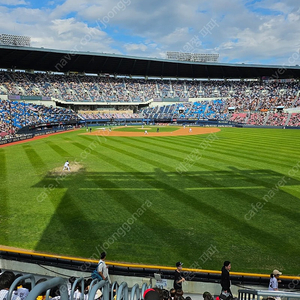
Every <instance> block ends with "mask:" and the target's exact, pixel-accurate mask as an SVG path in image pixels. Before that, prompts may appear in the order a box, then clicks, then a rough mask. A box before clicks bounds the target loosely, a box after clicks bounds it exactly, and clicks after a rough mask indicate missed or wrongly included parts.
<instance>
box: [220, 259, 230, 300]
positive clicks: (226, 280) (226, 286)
mask: <svg viewBox="0 0 300 300" xmlns="http://www.w3.org/2000/svg"><path fill="white" fill-rule="evenodd" d="M230 269H231V263H230V261H228V260H226V261H224V264H223V267H222V270H221V271H222V273H221V286H222V291H221V293H222V292H224V293H227V294H229V295H230V296H231V297H232V293H231V290H230V274H229V271H230Z"/></svg>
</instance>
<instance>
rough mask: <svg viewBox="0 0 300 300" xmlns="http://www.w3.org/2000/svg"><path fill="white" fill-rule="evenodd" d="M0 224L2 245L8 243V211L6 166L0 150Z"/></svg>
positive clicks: (3, 153) (4, 156) (4, 152)
mask: <svg viewBox="0 0 300 300" xmlns="http://www.w3.org/2000/svg"><path fill="white" fill-rule="evenodd" d="M0 169H1V172H0V208H1V209H0V224H1V227H2V228H3V230H1V234H0V240H1V242H2V243H5V242H7V241H9V238H8V235H9V230H8V229H9V222H8V221H7V219H8V218H9V209H8V201H9V199H8V190H7V166H6V151H5V149H3V148H2V149H1V148H0Z"/></svg>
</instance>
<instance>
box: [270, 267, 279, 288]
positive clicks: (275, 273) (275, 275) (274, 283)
mask: <svg viewBox="0 0 300 300" xmlns="http://www.w3.org/2000/svg"><path fill="white" fill-rule="evenodd" d="M281 274H282V273H281V272H279V271H278V270H274V271H273V272H272V274H271V275H270V277H271V278H270V283H269V291H278V283H279V282H281V280H279V279H278V278H279V276H280V275H281Z"/></svg>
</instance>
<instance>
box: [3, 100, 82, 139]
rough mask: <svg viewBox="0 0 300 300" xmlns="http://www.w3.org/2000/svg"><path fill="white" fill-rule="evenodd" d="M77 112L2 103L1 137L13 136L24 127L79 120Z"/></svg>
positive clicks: (25, 104) (36, 105)
mask: <svg viewBox="0 0 300 300" xmlns="http://www.w3.org/2000/svg"><path fill="white" fill-rule="evenodd" d="M77 118H78V116H77V114H76V113H75V112H73V111H72V110H69V109H65V108H58V107H55V108H54V107H47V106H44V105H38V104H30V103H22V102H18V101H9V100H1V101H0V137H4V136H7V135H10V136H13V135H14V134H15V132H16V131H17V130H18V129H19V128H22V127H24V126H30V125H37V124H42V123H50V122H58V123H62V122H66V121H69V120H72V119H73V120H77Z"/></svg>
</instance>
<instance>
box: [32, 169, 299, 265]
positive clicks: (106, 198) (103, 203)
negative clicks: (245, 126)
mask: <svg viewBox="0 0 300 300" xmlns="http://www.w3.org/2000/svg"><path fill="white" fill-rule="evenodd" d="M283 177H284V176H283V175H282V174H280V173H277V172H274V171H272V170H239V169H236V168H235V169H232V170H228V171H227V170H226V171H203V172H187V173H185V174H184V175H180V174H178V173H177V172H164V171H162V170H161V169H159V168H156V169H155V170H154V171H153V172H134V171H129V172H112V173H110V172H86V171H85V170H82V172H79V173H74V174H68V173H67V172H64V173H61V174H58V175H56V176H54V175H53V174H51V173H49V174H48V175H47V176H45V178H44V179H43V180H42V181H40V182H39V183H38V184H36V185H35V186H34V187H36V188H41V189H43V192H42V193H44V196H43V197H41V198H40V200H42V201H47V202H49V201H50V202H51V203H52V205H53V206H54V207H56V211H55V213H54V214H53V216H52V219H51V221H50V223H49V224H48V226H47V228H46V229H45V231H44V232H43V235H42V237H41V239H40V241H39V242H38V244H37V246H36V248H35V250H36V251H47V252H54V253H59V254H70V255H77V256H83V257H91V255H93V256H94V257H95V255H94V254H95V253H96V254H97V255H99V254H100V253H101V251H103V250H106V251H110V252H111V253H112V254H114V255H115V256H116V257H117V258H118V259H123V260H127V261H129V260H130V254H131V255H132V256H136V257H137V258H135V260H134V261H135V262H138V261H139V260H140V261H143V259H144V258H145V260H146V261H149V260H150V261H151V259H152V260H153V259H154V260H155V258H153V256H154V255H155V256H167V257H169V258H170V260H171V261H172V262H173V261H176V259H179V258H182V257H184V258H185V259H186V260H187V261H189V262H192V261H197V260H198V261H199V260H200V256H201V254H202V253H203V252H204V251H206V250H207V248H208V247H209V246H210V245H215V246H216V247H217V249H218V253H216V254H215V257H214V259H218V260H220V261H222V260H223V258H224V249H225V250H226V249H227V250H228V249H229V248H230V247H229V244H230V242H228V245H225V248H224V249H221V248H222V243H221V242H220V241H219V238H220V237H219V236H214V235H213V234H211V232H215V229H216V228H213V226H212V228H211V232H210V231H207V226H209V222H210V220H214V223H212V224H218V226H219V233H220V234H222V231H223V232H225V230H226V232H228V231H230V232H232V233H234V234H236V235H238V236H239V237H240V239H241V241H243V243H247V241H248V240H251V243H252V244H254V245H256V246H257V249H252V251H259V250H260V249H264V251H268V252H269V254H270V255H274V257H275V256H276V254H277V253H278V252H282V253H285V255H291V256H298V253H299V249H295V248H293V247H291V245H290V243H289V241H288V239H285V238H283V237H282V236H280V235H278V234H276V232H273V231H266V230H265V228H258V227H257V224H256V222H252V221H251V220H247V218H245V217H244V216H245V213H247V211H248V210H249V209H251V204H252V203H257V202H263V197H264V196H265V195H268V193H269V192H270V191H272V190H273V191H274V196H273V197H272V198H270V203H269V205H268V207H267V209H268V211H269V212H271V213H272V215H273V216H274V218H276V216H277V215H278V216H283V217H285V218H287V219H291V220H293V221H294V222H298V220H299V218H300V213H299V212H298V211H296V210H292V209H289V208H288V207H285V205H284V200H285V199H288V200H289V201H293V200H294V201H297V200H298V199H297V198H296V197H294V196H292V195H290V194H288V193H286V192H284V191H283V190H281V189H276V187H278V185H279V183H280V182H281V181H282V178H283ZM299 183H300V182H299V181H298V180H295V179H292V178H290V179H288V180H286V183H285V184H284V185H285V186H291V185H299ZM274 188H275V190H274ZM61 189H63V190H61ZM220 195H221V196H222V197H223V198H222V199H221V200H220V199H218V197H219V196H220ZM278 197H279V198H280V199H282V200H283V202H282V203H283V205H279V204H276V202H277V201H273V200H277V199H278ZM224 199H225V201H227V202H226V203H225V204H226V207H227V209H226V210H224V208H223V207H224ZM222 201H223V202H222ZM221 204H222V205H221ZM237 204H239V205H237ZM241 204H242V205H243V206H244V207H245V209H244V210H240V211H239V210H237V208H236V206H238V207H239V206H240V205H241ZM184 208H186V211H185V210H184ZM187 211H192V212H193V215H191V216H189V215H187V214H186V213H187ZM258 213H259V211H258ZM195 217H198V218H199V223H198V228H197V229H196V230H190V229H189V223H190V222H192V221H193V222H195V220H194V218H195ZM189 218H191V219H189ZM206 219H207V220H206ZM203 220H204V221H203ZM202 222H204V223H205V222H207V224H204V223H202ZM202 225H205V226H203V228H206V229H205V230H206V231H205V230H202ZM298 225H299V224H298ZM266 227H268V224H266ZM295 230H296V229H295ZM188 231H192V233H191V234H188ZM223 238H224V237H221V240H223ZM225 238H228V240H230V238H231V236H228V237H225ZM236 246H237V247H238V246H239V245H236ZM187 250H188V251H187ZM128 251H129V252H130V254H128ZM112 259H113V257H112ZM158 260H159V261H160V260H161V261H163V260H166V258H163V257H159V259H158ZM200 263H201V261H200ZM186 267H188V266H186Z"/></svg>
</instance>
